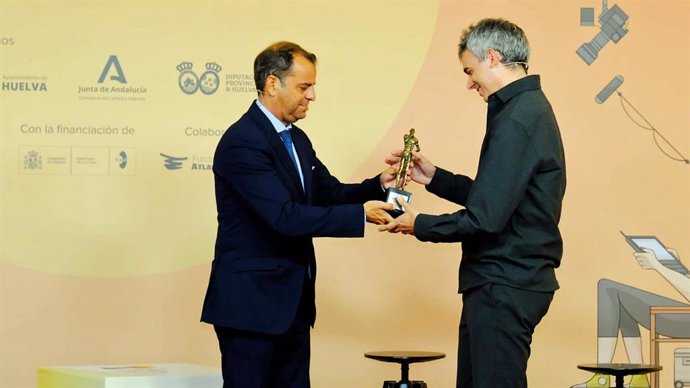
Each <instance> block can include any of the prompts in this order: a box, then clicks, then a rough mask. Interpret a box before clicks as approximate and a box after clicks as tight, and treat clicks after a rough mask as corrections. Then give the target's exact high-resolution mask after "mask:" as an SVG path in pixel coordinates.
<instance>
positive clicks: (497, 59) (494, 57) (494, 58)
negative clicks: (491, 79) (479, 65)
mask: <svg viewBox="0 0 690 388" xmlns="http://www.w3.org/2000/svg"><path fill="white" fill-rule="evenodd" d="M486 56H487V57H489V59H490V61H489V64H490V65H491V67H494V66H497V65H500V64H501V58H502V56H501V53H499V52H498V51H496V50H494V49H492V48H490V49H488V50H486Z"/></svg>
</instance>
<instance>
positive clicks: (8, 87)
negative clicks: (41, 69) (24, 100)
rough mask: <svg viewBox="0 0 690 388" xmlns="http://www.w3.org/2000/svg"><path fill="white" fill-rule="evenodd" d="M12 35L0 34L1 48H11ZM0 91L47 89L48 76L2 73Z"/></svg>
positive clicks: (44, 90)
mask: <svg viewBox="0 0 690 388" xmlns="http://www.w3.org/2000/svg"><path fill="white" fill-rule="evenodd" d="M15 43H16V42H15V39H14V37H13V36H0V47H1V48H12V47H13V46H14V45H15ZM0 91H2V92H19V93H34V92H39V93H40V92H47V91H48V77H46V76H44V75H9V74H3V75H2V82H1V83H0Z"/></svg>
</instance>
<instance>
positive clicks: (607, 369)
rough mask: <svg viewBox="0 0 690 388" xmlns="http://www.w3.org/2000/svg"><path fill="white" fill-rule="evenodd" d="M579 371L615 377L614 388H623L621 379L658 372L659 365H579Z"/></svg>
mask: <svg viewBox="0 0 690 388" xmlns="http://www.w3.org/2000/svg"><path fill="white" fill-rule="evenodd" d="M577 367H578V368H579V369H582V370H586V371H588V372H594V373H601V374H603V375H612V376H616V388H623V387H624V386H623V377H625V376H629V375H646V374H647V373H651V372H658V371H660V370H661V369H662V368H661V365H649V364H580V365H578V366H577Z"/></svg>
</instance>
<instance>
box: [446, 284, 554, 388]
mask: <svg viewBox="0 0 690 388" xmlns="http://www.w3.org/2000/svg"><path fill="white" fill-rule="evenodd" d="M552 299H553V292H535V291H527V290H521V289H517V288H513V287H508V286H504V285H497V284H487V285H484V286H481V287H477V288H474V289H471V290H469V291H465V292H464V293H463V296H462V302H463V306H462V317H461V318H460V333H459V337H460V340H459V345H458V376H457V388H488V387H491V388H527V374H526V373H527V360H528V359H529V355H530V345H531V343H532V334H533V333H534V328H535V327H536V326H537V324H538V323H539V322H540V321H541V319H542V318H543V317H544V315H545V314H546V312H547V311H548V309H549V305H550V304H551V300H552Z"/></svg>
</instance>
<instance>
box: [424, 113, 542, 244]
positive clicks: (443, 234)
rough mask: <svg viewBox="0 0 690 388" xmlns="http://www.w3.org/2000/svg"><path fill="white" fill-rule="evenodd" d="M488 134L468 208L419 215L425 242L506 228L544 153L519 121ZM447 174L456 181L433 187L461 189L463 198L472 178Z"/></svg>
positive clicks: (457, 239) (494, 231)
mask: <svg viewBox="0 0 690 388" xmlns="http://www.w3.org/2000/svg"><path fill="white" fill-rule="evenodd" d="M487 136H489V138H488V139H487V143H486V148H485V150H484V152H483V154H482V156H481V159H480V163H479V169H478V171H477V177H476V179H475V180H474V183H472V184H471V188H470V189H469V191H468V192H467V202H466V204H465V209H462V210H460V211H457V212H455V213H452V214H443V215H438V216H433V215H428V214H420V215H419V216H417V219H416V220H415V225H414V234H415V236H416V237H417V238H418V239H419V240H421V241H432V242H461V241H463V240H464V239H465V238H466V237H468V236H472V235H475V234H478V233H498V232H500V231H501V230H503V228H504V227H505V226H506V224H507V222H508V220H509V219H510V217H511V215H512V214H513V212H514V211H515V209H516V208H517V206H518V204H519V203H520V201H521V200H522V198H523V196H524V194H525V191H526V188H527V185H528V184H529V181H530V179H531V176H532V174H533V172H534V170H535V168H536V164H537V162H538V157H537V153H536V151H535V150H534V148H533V145H532V142H531V140H530V138H529V136H528V135H527V132H526V131H525V130H524V128H522V127H521V126H520V125H519V124H518V123H516V122H514V121H505V122H503V123H501V124H499V125H497V126H496V127H495V128H493V130H492V131H490V133H489V134H487ZM441 176H442V177H444V178H445V179H443V180H455V181H456V183H454V184H448V183H445V184H439V186H441V187H440V188H436V187H435V186H432V187H430V191H431V190H434V189H435V188H436V189H438V190H440V191H441V192H444V190H448V188H452V187H459V188H461V189H460V191H461V192H460V193H459V194H458V195H457V197H456V198H457V199H462V197H463V193H462V188H464V187H467V183H466V179H465V178H466V177H463V176H455V177H453V176H450V173H445V174H443V173H442V175H441ZM435 179H436V177H434V180H435ZM443 180H442V181H443ZM432 183H433V181H432ZM432 192H433V191H432ZM448 195H449V194H448ZM457 202H458V203H461V202H460V201H457Z"/></svg>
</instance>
